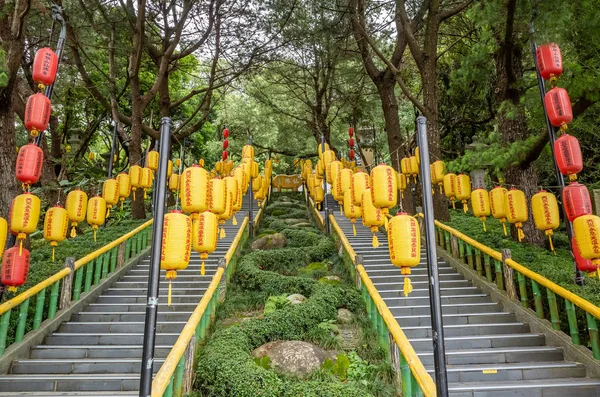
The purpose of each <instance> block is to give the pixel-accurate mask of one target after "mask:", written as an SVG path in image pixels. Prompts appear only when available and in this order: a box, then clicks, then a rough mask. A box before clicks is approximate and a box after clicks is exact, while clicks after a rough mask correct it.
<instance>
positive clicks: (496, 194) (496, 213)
mask: <svg viewBox="0 0 600 397" xmlns="http://www.w3.org/2000/svg"><path fill="white" fill-rule="evenodd" d="M507 192H508V190H506V189H505V188H503V187H501V186H496V187H495V188H493V189H492V190H491V191H490V210H491V212H492V216H493V217H494V218H495V219H498V220H500V223H502V228H503V229H504V235H505V236H506V235H507V233H506V193H507Z"/></svg>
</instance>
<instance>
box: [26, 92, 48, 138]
mask: <svg viewBox="0 0 600 397" xmlns="http://www.w3.org/2000/svg"><path fill="white" fill-rule="evenodd" d="M50 112H51V106H50V99H48V98H46V96H45V95H44V94H42V93H41V92H38V93H37V94H33V95H32V96H30V97H29V99H27V106H25V128H27V129H28V130H29V131H30V132H31V135H32V136H37V135H38V134H39V132H40V131H44V130H45V129H46V127H48V122H49V121H50Z"/></svg>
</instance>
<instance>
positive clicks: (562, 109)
mask: <svg viewBox="0 0 600 397" xmlns="http://www.w3.org/2000/svg"><path fill="white" fill-rule="evenodd" d="M544 105H545V106H546V112H547V113H548V118H549V119H550V123H552V125H553V126H555V127H560V128H561V129H566V128H567V124H569V123H570V122H571V121H572V120H573V109H572V108H571V100H570V99H569V93H568V92H567V90H565V89H564V88H560V87H554V88H553V89H551V90H550V91H548V92H547V93H546V96H545V97H544Z"/></svg>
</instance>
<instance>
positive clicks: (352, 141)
mask: <svg viewBox="0 0 600 397" xmlns="http://www.w3.org/2000/svg"><path fill="white" fill-rule="evenodd" d="M348 145H350V147H354V138H350V139H348Z"/></svg>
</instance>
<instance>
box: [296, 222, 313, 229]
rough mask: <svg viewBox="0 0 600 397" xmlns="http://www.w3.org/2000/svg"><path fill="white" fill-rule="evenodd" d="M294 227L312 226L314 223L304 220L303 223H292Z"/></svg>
mask: <svg viewBox="0 0 600 397" xmlns="http://www.w3.org/2000/svg"><path fill="white" fill-rule="evenodd" d="M292 227H295V228H303V227H310V228H312V227H313V225H311V224H310V223H308V222H302V223H296V224H295V225H292Z"/></svg>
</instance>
